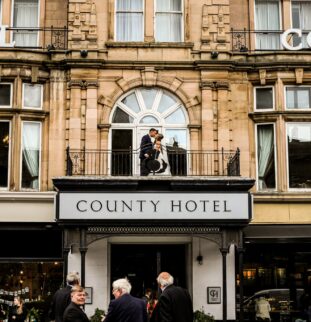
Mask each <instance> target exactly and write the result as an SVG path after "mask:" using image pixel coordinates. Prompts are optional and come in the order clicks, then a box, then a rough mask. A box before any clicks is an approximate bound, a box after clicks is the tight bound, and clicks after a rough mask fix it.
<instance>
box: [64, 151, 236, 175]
mask: <svg viewBox="0 0 311 322" xmlns="http://www.w3.org/2000/svg"><path fill="white" fill-rule="evenodd" d="M167 159H168V160H167V161H168V164H169V169H170V172H169V174H168V175H171V176H239V175H240V150H239V149H237V150H236V151H225V150H224V149H222V150H220V151H193V150H190V151H187V150H184V149H181V148H175V149H174V148H171V149H169V148H168V149H167ZM139 174H140V159H139V150H131V149H128V150H71V149H70V148H69V147H68V148H67V171H66V175H67V176H77V175H80V176H138V175H139ZM150 174H151V175H152V174H153V175H160V174H158V173H155V172H151V173H150Z"/></svg>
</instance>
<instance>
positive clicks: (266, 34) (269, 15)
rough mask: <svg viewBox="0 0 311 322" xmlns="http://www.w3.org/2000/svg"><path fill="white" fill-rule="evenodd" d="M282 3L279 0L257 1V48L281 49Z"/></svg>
mask: <svg viewBox="0 0 311 322" xmlns="http://www.w3.org/2000/svg"><path fill="white" fill-rule="evenodd" d="M280 29H281V23H280V3H279V1H278V0H256V1H255V30H256V49H262V50H264V49H265V50H271V49H272V50H273V49H280V48H281V47H280Z"/></svg>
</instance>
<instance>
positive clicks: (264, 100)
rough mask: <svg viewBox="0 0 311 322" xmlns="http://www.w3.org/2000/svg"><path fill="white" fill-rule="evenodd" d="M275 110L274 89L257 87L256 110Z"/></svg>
mask: <svg viewBox="0 0 311 322" xmlns="http://www.w3.org/2000/svg"><path fill="white" fill-rule="evenodd" d="M273 108H274V102H273V87H256V88H255V110H271V109H273Z"/></svg>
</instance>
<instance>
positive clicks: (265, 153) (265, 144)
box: [257, 124, 276, 190]
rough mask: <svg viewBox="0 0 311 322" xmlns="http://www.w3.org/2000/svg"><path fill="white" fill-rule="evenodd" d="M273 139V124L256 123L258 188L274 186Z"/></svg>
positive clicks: (267, 188)
mask: <svg viewBox="0 0 311 322" xmlns="http://www.w3.org/2000/svg"><path fill="white" fill-rule="evenodd" d="M275 165H276V162H275V139H274V125H273V124H257V177H258V180H257V182H258V190H271V189H275V188H276V171H275Z"/></svg>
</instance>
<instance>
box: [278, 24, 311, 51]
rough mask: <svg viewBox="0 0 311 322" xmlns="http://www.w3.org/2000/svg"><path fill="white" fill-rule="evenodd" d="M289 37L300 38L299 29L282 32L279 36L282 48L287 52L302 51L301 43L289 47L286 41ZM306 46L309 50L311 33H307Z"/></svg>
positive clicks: (300, 31) (300, 32)
mask: <svg viewBox="0 0 311 322" xmlns="http://www.w3.org/2000/svg"><path fill="white" fill-rule="evenodd" d="M290 35H297V36H298V37H300V38H301V37H302V30H301V29H296V28H291V29H287V30H286V31H284V32H283V34H282V35H281V43H282V46H283V47H284V48H285V49H287V50H300V49H302V43H301V41H300V43H299V44H298V45H297V46H293V45H291V44H290V43H289V42H288V41H289V40H290V39H291V38H292V37H289V36H290ZM307 44H308V46H309V47H310V48H311V32H309V34H308V36H307Z"/></svg>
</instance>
